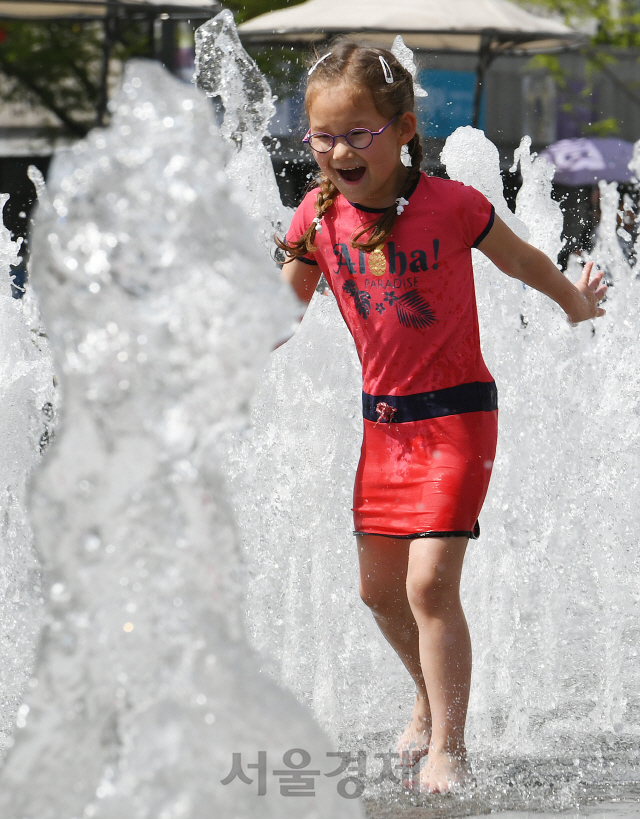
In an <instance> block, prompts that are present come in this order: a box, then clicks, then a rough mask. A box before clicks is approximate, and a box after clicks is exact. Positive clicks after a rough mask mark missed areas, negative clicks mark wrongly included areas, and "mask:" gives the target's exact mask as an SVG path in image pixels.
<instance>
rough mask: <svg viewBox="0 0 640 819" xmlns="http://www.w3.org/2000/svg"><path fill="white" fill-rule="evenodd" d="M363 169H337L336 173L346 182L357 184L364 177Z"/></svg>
mask: <svg viewBox="0 0 640 819" xmlns="http://www.w3.org/2000/svg"><path fill="white" fill-rule="evenodd" d="M364 170H365V169H364V168H338V173H339V174H340V176H341V177H342V178H343V179H344V180H345V181H346V182H359V181H360V180H361V179H362V177H363V176H364Z"/></svg>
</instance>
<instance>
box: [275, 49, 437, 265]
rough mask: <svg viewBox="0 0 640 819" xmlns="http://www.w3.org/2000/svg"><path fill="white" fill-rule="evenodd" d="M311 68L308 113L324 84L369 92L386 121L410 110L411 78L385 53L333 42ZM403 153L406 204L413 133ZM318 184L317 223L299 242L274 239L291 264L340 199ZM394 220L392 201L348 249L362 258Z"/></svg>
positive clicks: (417, 155) (416, 155) (324, 181)
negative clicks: (388, 74)
mask: <svg viewBox="0 0 640 819" xmlns="http://www.w3.org/2000/svg"><path fill="white" fill-rule="evenodd" d="M380 57H382V58H384V60H385V61H386V62H387V64H388V66H389V68H390V69H391V74H392V75H393V82H392V83H389V82H387V81H386V78H385V72H384V71H383V68H382V65H381V61H380ZM310 66H314V68H313V70H312V72H311V74H310V76H309V81H308V83H307V91H306V94H305V106H306V108H307V110H308V109H309V104H310V102H311V99H312V97H313V94H314V93H315V91H316V90H317V89H318V88H319V87H321V86H322V85H324V86H327V85H332V86H333V87H335V86H336V84H337V83H339V82H347V83H349V84H353V85H355V86H357V87H360V88H364V89H367V90H368V91H369V92H370V93H371V96H372V97H373V103H374V105H375V107H376V109H377V110H378V111H379V112H380V113H381V114H383V115H384V116H388V117H392V116H394V115H397V114H403V113H405V112H406V111H413V108H414V94H413V77H412V76H411V74H410V73H409V72H408V71H407V70H406V68H404V67H403V66H402V65H401V64H400V63H399V62H398V60H397V59H396V57H395V56H394V55H393V54H392V53H391V52H390V51H387V49H385V48H378V47H377V46H365V45H360V44H358V43H355V42H353V41H351V40H344V39H343V40H339V41H338V42H337V43H335V42H334V43H333V44H332V45H331V46H330V52H325V54H324V55H319V54H315V55H314V58H313V61H312V62H311V63H310ZM407 148H408V151H409V157H410V159H411V166H410V168H409V169H408V171H409V172H408V173H407V176H406V179H405V181H404V185H403V187H402V190H401V191H400V196H401V197H404V198H405V199H406V198H407V197H408V196H409V194H410V193H411V192H412V191H413V189H414V188H415V186H416V184H417V182H418V179H419V177H420V165H421V163H422V159H423V153H422V145H421V143H420V136H419V134H418V133H417V131H416V133H415V134H414V136H413V137H412V138H411V140H410V141H409V143H408V144H407ZM318 183H319V190H318V195H317V197H316V202H315V208H316V219H315V220H314V221H313V222H312V223H311V224H310V225H309V227H308V228H307V230H306V231H305V232H304V233H303V234H302V236H301V237H300V238H299V239H298V240H297V241H294V242H291V243H287V242H286V241H282V240H281V239H279V238H278V237H277V236H276V244H277V245H278V247H279V248H280V249H281V250H284V251H285V253H286V254H287V256H288V257H289V259H290V260H291V259H297V258H298V257H299V256H304V255H306V254H307V253H313V252H314V251H315V250H317V247H315V246H314V241H315V238H316V231H317V226H318V223H319V222H320V220H321V219H322V217H323V216H324V215H325V213H326V212H327V211H328V210H329V208H330V207H331V206H332V205H333V203H334V201H335V199H336V197H337V196H338V193H339V191H338V189H337V188H336V186H335V185H334V184H333V182H331V181H330V180H329V179H328V178H327V177H326V176H325V174H323V173H321V174H320V178H319V180H318ZM397 217H398V213H397V206H396V203H395V202H394V203H393V204H392V205H390V206H389V207H388V208H387V209H386V210H385V211H384V212H383V213H381V214H379V215H378V216H377V218H374V219H373V220H372V221H371V222H369V223H367V224H366V225H365V226H364V227H363V228H362V230H360V231H358V232H357V233H356V234H355V235H354V236H353V237H352V240H351V245H352V247H354V248H357V249H358V250H363V251H365V252H366V253H370V252H371V251H373V250H375V249H376V248H377V247H379V246H380V245H381V244H383V243H384V242H385V241H386V240H387V238H388V236H389V235H390V234H391V231H392V230H393V226H394V225H395V222H396V219H397ZM360 240H361V241H360Z"/></svg>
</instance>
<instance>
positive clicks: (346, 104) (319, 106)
mask: <svg viewBox="0 0 640 819" xmlns="http://www.w3.org/2000/svg"><path fill="white" fill-rule="evenodd" d="M305 105H306V109H307V116H308V117H309V119H311V118H312V117H313V118H314V119H316V118H317V117H320V118H321V119H326V118H327V117H332V118H333V117H344V116H351V115H352V116H354V117H362V116H373V117H375V116H380V112H379V111H378V110H377V108H376V106H375V104H374V102H373V96H372V95H371V92H370V91H369V89H368V88H363V87H362V86H359V85H355V84H353V83H346V82H342V83H338V84H335V83H331V84H330V83H314V85H313V86H312V87H311V88H309V89H308V91H307V94H306V99H305Z"/></svg>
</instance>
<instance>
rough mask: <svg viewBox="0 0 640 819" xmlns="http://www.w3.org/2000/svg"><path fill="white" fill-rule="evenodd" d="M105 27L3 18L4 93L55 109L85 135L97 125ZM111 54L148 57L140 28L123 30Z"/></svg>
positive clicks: (11, 98)
mask: <svg viewBox="0 0 640 819" xmlns="http://www.w3.org/2000/svg"><path fill="white" fill-rule="evenodd" d="M102 45H103V26H102V25H101V24H100V23H98V22H92V23H77V22H69V21H52V22H46V23H44V22H42V23H41V22H34V23H32V22H23V21H10V22H9V21H3V23H2V25H1V26H0V74H2V75H4V77H5V78H6V81H5V83H3V86H2V89H1V92H0V96H1V97H2V98H3V99H4V100H6V101H8V102H11V101H20V102H24V101H25V100H26V101H31V102H32V103H35V104H39V105H42V106H44V107H45V108H47V109H48V110H49V111H52V112H53V113H54V114H55V115H56V116H57V117H58V119H59V120H60V121H61V122H62V123H63V124H64V126H65V127H66V128H67V130H68V131H70V132H71V133H72V134H74V135H76V136H83V135H84V134H85V133H86V132H87V131H88V130H89V128H90V127H91V125H92V124H93V121H94V120H95V116H96V107H97V105H98V99H99V94H100V74H101V59H102ZM111 53H112V57H114V58H116V59H126V58H127V57H129V56H131V55H133V54H140V55H146V54H148V48H147V45H146V41H145V38H144V37H143V36H142V35H141V33H140V31H139V30H138V29H137V27H135V26H134V27H130V28H127V29H126V30H124V31H122V32H118V34H117V36H116V39H115V42H114V45H113V49H112V52H111Z"/></svg>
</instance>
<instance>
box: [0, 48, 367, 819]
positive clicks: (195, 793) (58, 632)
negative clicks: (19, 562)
mask: <svg viewBox="0 0 640 819" xmlns="http://www.w3.org/2000/svg"><path fill="white" fill-rule="evenodd" d="M228 159H229V152H228V151H227V149H226V148H225V145H224V141H223V140H222V139H221V137H220V136H219V133H218V129H217V126H216V125H215V122H214V117H213V108H212V106H211V104H210V103H209V101H208V100H207V99H206V97H205V96H204V95H203V94H201V93H200V92H198V91H196V90H195V89H193V88H190V87H189V86H185V85H183V84H181V83H179V82H178V81H176V80H175V79H173V78H171V77H170V76H169V75H168V74H166V73H165V72H164V71H163V70H162V69H161V68H160V67H159V66H158V65H157V64H155V63H145V62H136V63H132V64H131V65H129V66H128V67H127V70H126V72H125V76H124V81H123V85H122V88H121V90H120V92H119V94H118V96H117V98H116V99H115V101H114V103H113V110H112V121H111V124H110V126H109V128H107V129H106V130H102V131H95V132H93V133H92V134H90V135H89V137H88V138H87V139H85V140H83V141H81V142H79V143H78V144H77V145H76V146H75V147H74V148H73V150H71V151H68V152H66V153H61V154H58V155H57V156H56V157H55V160H54V162H53V165H52V168H51V173H50V177H49V181H48V191H47V194H46V195H45V198H44V199H43V201H42V204H41V206H40V209H39V211H38V214H37V218H36V225H35V228H34V232H33V237H32V256H31V276H32V280H33V282H34V286H35V288H36V289H37V292H38V295H39V297H40V300H41V305H42V311H43V316H44V321H45V323H46V326H47V328H48V334H49V338H50V340H51V344H52V348H53V350H54V353H55V358H56V372H57V373H58V376H59V378H60V380H61V382H62V388H63V394H64V408H63V411H62V417H61V422H60V425H59V428H58V431H57V438H56V441H55V445H54V446H53V447H52V448H51V452H50V455H49V457H47V458H46V460H45V462H44V464H43V466H42V467H41V468H40V469H39V471H38V474H37V476H36V477H35V479H34V480H33V484H32V487H31V502H30V513H31V520H32V523H33V526H34V529H35V532H36V541H37V548H38V551H39V554H40V557H41V560H42V562H43V564H44V569H45V584H44V588H45V594H46V597H47V617H46V622H45V627H44V630H43V632H42V635H41V640H40V645H39V650H38V658H37V663H36V667H35V670H34V672H33V681H32V687H31V689H30V691H29V693H28V694H27V696H26V698H25V702H24V704H23V705H22V706H21V711H20V715H21V716H20V720H19V726H20V727H19V728H18V729H17V730H16V732H15V734H14V738H13V739H14V745H13V748H12V750H11V753H10V754H9V756H8V757H7V760H6V762H5V764H4V766H3V768H2V771H1V775H0V813H1V814H2V816H3V817H7V819H71V818H72V817H77V818H78V819H79V818H80V817H105V819H106V818H107V817H109V819H134V817H135V819H143V817H149V819H151V817H153V819H178V818H179V817H180V818H182V817H189V819H200V817H201V818H202V819H210V818H211V817H212V816H221V817H222V816H224V817H249V816H251V817H253V816H269V817H274V819H275V817H278V818H279V817H285V816H291V817H293V816H295V817H307V818H308V819H319V818H320V817H334V816H336V817H351V816H353V817H355V816H359V815H360V807H359V803H356V802H352V801H350V800H349V799H345V798H344V797H343V796H341V795H340V794H339V793H338V790H337V788H336V780H330V779H322V780H321V781H320V782H319V783H318V785H317V786H316V795H315V796H314V797H313V798H307V799H304V800H299V799H295V798H294V799H291V798H286V797H284V796H283V795H282V794H281V792H280V787H281V786H282V785H283V784H285V783H286V781H287V780H286V777H285V778H284V779H283V777H282V774H279V775H275V774H274V773H273V771H274V769H275V770H276V771H277V770H281V769H282V768H283V766H286V765H287V764H288V763H287V760H289V762H290V768H291V771H292V773H293V772H294V771H293V769H294V768H295V766H296V765H297V764H298V763H299V758H298V756H296V755H295V754H294V755H293V756H292V755H291V754H290V753H289V752H290V751H292V750H293V749H303V750H304V751H305V752H306V753H308V754H310V755H311V759H312V767H316V766H318V765H319V764H322V769H323V772H324V771H327V770H329V771H330V770H332V769H334V768H335V767H336V764H335V760H334V759H332V758H327V757H326V753H327V752H331V751H333V750H334V746H333V745H332V744H331V742H330V740H329V739H328V738H327V737H326V736H325V735H324V734H323V733H322V731H321V730H320V728H319V727H318V725H317V723H315V722H314V720H313V718H312V716H311V714H310V713H309V712H308V710H307V709H305V708H304V707H303V706H302V705H300V704H299V703H297V702H296V700H295V698H294V696H293V695H292V694H291V693H289V692H287V691H285V690H283V689H282V688H281V687H279V686H278V685H277V684H276V683H275V682H273V681H271V680H269V679H267V678H266V677H265V676H261V675H260V662H261V661H260V659H259V658H258V657H257V655H256V654H255V653H254V652H253V651H252V650H251V649H250V648H249V646H248V644H247V642H246V639H245V637H244V627H243V623H242V601H243V597H244V576H243V569H242V559H241V555H240V550H239V546H238V536H237V531H236V524H235V521H234V516H233V512H232V510H231V508H230V506H229V503H228V500H227V490H226V486H225V479H224V477H223V476H222V474H221V471H220V454H219V451H218V448H217V442H218V440H219V438H220V436H221V434H222V433H224V432H228V431H229V430H230V429H238V428H242V427H244V426H246V424H247V406H248V399H249V396H250V395H251V392H252V390H253V388H254V386H255V382H256V379H257V377H258V374H259V372H260V370H261V369H262V367H263V366H264V363H265V362H266V360H267V356H268V353H269V351H270V349H271V348H272V347H273V345H274V343H275V342H276V341H277V340H278V339H279V338H281V337H282V335H283V334H284V333H286V332H287V330H288V328H289V326H290V324H291V321H292V317H293V315H294V303H293V298H292V296H291V295H290V293H289V290H288V288H285V286H284V285H283V284H281V282H280V279H279V276H278V271H277V269H276V267H275V265H274V264H273V262H272V261H271V260H270V259H269V256H268V255H267V254H266V253H265V251H264V250H263V249H262V248H261V246H260V242H259V238H258V230H257V229H256V225H255V223H253V222H252V221H251V220H250V219H249V218H248V217H247V216H246V215H245V213H244V212H243V211H242V210H241V208H240V206H239V205H238V204H237V201H240V200H241V199H242V197H241V196H240V195H239V194H238V193H237V191H236V189H235V187H234V186H233V185H232V184H231V183H230V182H229V178H228V176H227V174H226V173H225V163H226V162H227V160H228ZM9 300H10V301H11V299H10V298H9ZM14 305H15V306H16V309H18V308H19V307H20V303H19V302H15V301H14ZM0 307H1V305H0ZM27 422H28V417H27V418H25V422H24V423H25V424H26V423H27ZM13 431H16V432H18V433H20V432H21V429H20V428H18V427H16V426H15V425H14V427H13ZM23 440H25V441H26V440H28V436H27V435H25V434H24V432H22V434H21V435H19V436H18V441H19V442H20V445H22V441H23ZM25 446H26V445H25ZM31 460H33V458H32V459H31ZM14 461H15V462H16V463H17V464H18V465H19V466H21V467H22V468H23V470H24V468H25V464H27V463H30V462H28V459H27V457H26V454H25V455H22V454H21V453H17V454H16V455H15V456H14ZM24 563H26V561H25V558H24V557H23V564H24ZM16 593H17V592H16ZM35 593H36V594H37V589H36V591H35ZM16 600H17V598H16ZM27 602H28V601H27ZM29 617H30V618H31V619H30V620H27V625H29V626H32V625H33V622H34V615H29ZM6 621H7V623H8V624H9V622H10V621H9V617H7V618H6ZM22 640H23V643H24V642H25V638H24V637H23V638H22ZM32 648H33V646H31V649H32ZM20 682H21V680H20V677H19V675H16V683H15V684H14V687H15V685H19V684H20ZM22 682H24V681H22ZM234 753H235V754H241V759H240V761H241V763H242V768H243V773H241V775H242V776H245V777H248V780H249V781H245V782H243V781H242V780H241V779H238V778H236V779H234V780H233V781H231V782H229V783H228V784H223V783H222V782H221V780H223V779H225V778H227V775H228V774H229V773H230V772H231V770H232V765H233V754H234ZM263 754H265V755H266V756H265V757H263V756H262V755H263ZM283 757H284V760H283ZM263 762H264V770H260V769H259V768H258V767H257V766H258V765H260V766H262V763H263ZM285 770H287V768H286V767H285ZM262 790H266V793H265V794H264V795H262V794H261V791H262ZM259 794H260V795H259Z"/></svg>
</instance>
